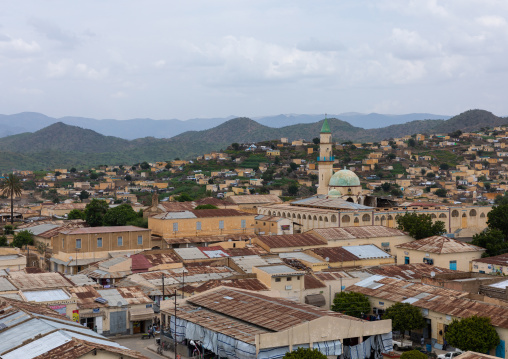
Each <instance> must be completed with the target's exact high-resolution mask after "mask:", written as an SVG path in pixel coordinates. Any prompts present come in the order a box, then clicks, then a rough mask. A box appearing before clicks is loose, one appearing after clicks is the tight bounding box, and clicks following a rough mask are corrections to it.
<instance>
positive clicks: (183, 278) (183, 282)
mask: <svg viewBox="0 0 508 359" xmlns="http://www.w3.org/2000/svg"><path fill="white" fill-rule="evenodd" d="M184 288H185V272H182V299H183V298H185V294H184V291H183V289H184Z"/></svg>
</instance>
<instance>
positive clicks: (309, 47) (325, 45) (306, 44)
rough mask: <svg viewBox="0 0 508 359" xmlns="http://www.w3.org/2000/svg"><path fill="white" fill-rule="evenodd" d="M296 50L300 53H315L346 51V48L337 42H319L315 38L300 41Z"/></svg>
mask: <svg viewBox="0 0 508 359" xmlns="http://www.w3.org/2000/svg"><path fill="white" fill-rule="evenodd" d="M296 48H297V49H298V50H302V51H316V52H327V51H344V50H345V49H346V47H345V46H344V45H343V44H341V43H340V42H338V41H321V40H318V39H316V38H315V37H310V38H308V39H305V40H302V41H300V42H299V43H298V45H297V46H296Z"/></svg>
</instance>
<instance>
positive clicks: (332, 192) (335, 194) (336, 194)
mask: <svg viewBox="0 0 508 359" xmlns="http://www.w3.org/2000/svg"><path fill="white" fill-rule="evenodd" d="M328 197H342V193H341V191H339V190H338V189H337V188H334V189H332V190H330V191H329V192H328Z"/></svg>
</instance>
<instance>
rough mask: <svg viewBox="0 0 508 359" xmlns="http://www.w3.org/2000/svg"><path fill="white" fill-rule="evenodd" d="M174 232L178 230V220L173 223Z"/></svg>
mask: <svg viewBox="0 0 508 359" xmlns="http://www.w3.org/2000/svg"><path fill="white" fill-rule="evenodd" d="M173 232H178V222H175V223H173Z"/></svg>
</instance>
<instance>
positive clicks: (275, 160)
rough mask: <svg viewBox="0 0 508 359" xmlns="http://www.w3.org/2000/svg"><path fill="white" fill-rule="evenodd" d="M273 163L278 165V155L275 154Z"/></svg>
mask: <svg viewBox="0 0 508 359" xmlns="http://www.w3.org/2000/svg"><path fill="white" fill-rule="evenodd" d="M273 163H275V164H276V165H278V164H279V163H280V158H279V156H275V159H274V160H273Z"/></svg>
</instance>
